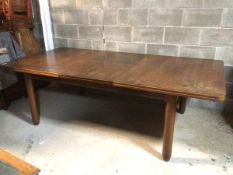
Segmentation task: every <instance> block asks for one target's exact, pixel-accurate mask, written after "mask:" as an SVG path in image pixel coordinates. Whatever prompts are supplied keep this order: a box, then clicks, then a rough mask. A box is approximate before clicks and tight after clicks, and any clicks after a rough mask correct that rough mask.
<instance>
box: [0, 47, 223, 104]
mask: <svg viewBox="0 0 233 175" xmlns="http://www.w3.org/2000/svg"><path fill="white" fill-rule="evenodd" d="M0 68H2V69H7V70H11V71H16V72H22V73H27V74H33V75H39V76H47V77H54V78H60V79H68V80H74V81H79V80H80V81H86V82H90V83H94V84H95V83H96V84H103V85H108V86H113V87H118V88H119V87H122V88H128V89H140V90H143V91H146V92H155V93H161V94H165V95H175V96H183V97H193V98H199V99H207V100H218V101H224V98H225V80H224V64H223V62H222V61H217V60H207V59H192V58H177V57H168V56H152V55H142V54H130V53H119V52H118V53H117V52H107V51H92V50H84V49H68V48H60V49H56V50H54V51H50V52H47V53H43V54H40V55H37V56H33V57H30V58H25V59H21V60H16V61H14V62H10V63H5V64H2V65H1V66H0Z"/></svg>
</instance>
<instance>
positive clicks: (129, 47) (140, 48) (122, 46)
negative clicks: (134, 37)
mask: <svg viewBox="0 0 233 175" xmlns="http://www.w3.org/2000/svg"><path fill="white" fill-rule="evenodd" d="M118 49H119V51H120V52H128V53H138V54H145V49H146V45H145V44H136V43H118Z"/></svg>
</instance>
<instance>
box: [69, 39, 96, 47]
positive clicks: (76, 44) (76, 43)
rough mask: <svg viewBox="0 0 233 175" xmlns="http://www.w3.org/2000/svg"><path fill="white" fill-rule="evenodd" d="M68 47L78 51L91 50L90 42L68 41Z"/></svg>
mask: <svg viewBox="0 0 233 175" xmlns="http://www.w3.org/2000/svg"><path fill="white" fill-rule="evenodd" d="M68 47H70V48H80V49H92V44H91V40H73V39H71V40H69V41H68Z"/></svg>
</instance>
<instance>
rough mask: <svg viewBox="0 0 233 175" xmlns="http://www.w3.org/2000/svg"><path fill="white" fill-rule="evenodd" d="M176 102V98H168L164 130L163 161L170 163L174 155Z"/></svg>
mask: <svg viewBox="0 0 233 175" xmlns="http://www.w3.org/2000/svg"><path fill="white" fill-rule="evenodd" d="M176 100H177V97H175V96H167V97H166V107H165V118H164V130H163V160H165V161H169V160H170V158H171V154H172V143H173V133H174V124H175V116H176Z"/></svg>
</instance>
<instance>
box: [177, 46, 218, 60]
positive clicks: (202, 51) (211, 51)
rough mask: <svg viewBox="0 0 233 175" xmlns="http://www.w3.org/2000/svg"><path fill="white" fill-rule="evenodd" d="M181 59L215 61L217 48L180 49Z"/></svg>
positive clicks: (184, 47) (188, 47)
mask: <svg viewBox="0 0 233 175" xmlns="http://www.w3.org/2000/svg"><path fill="white" fill-rule="evenodd" d="M180 57H190V58H203V59H205V58H206V59H214V57H215V48H212V47H196V46H182V47H181V48H180Z"/></svg>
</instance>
